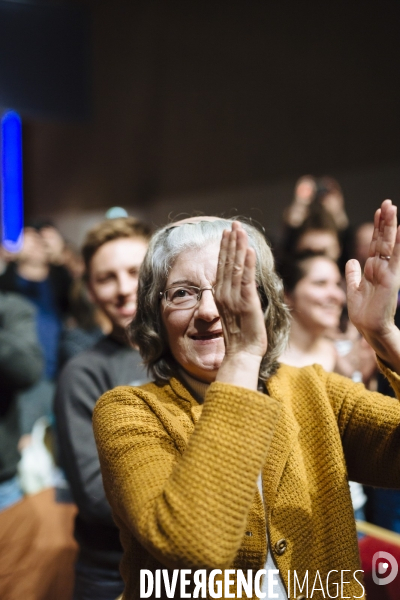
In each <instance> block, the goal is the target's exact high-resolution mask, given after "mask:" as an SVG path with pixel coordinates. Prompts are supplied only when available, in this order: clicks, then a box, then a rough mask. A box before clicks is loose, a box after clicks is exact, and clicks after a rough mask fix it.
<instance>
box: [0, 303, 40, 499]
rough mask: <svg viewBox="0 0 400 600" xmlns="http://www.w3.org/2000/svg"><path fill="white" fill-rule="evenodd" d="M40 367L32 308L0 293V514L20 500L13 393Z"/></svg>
mask: <svg viewBox="0 0 400 600" xmlns="http://www.w3.org/2000/svg"><path fill="white" fill-rule="evenodd" d="M42 368H43V361H42V353H41V350H40V346H39V344H38V341H37V336H36V324H35V309H34V308H33V306H32V305H31V304H30V303H29V302H27V301H26V300H24V299H23V298H22V297H21V296H19V295H18V294H14V293H5V292H0V511H1V510H4V509H5V508H8V507H9V506H11V505H12V504H14V503H15V502H17V501H18V500H20V499H21V498H22V491H21V488H20V486H19V483H18V478H17V463H18V461H19V458H20V456H19V452H18V441H19V439H20V435H21V433H20V428H19V419H18V407H17V398H16V394H17V392H19V391H21V390H22V389H24V388H27V387H29V386H31V385H33V384H34V383H35V381H36V380H37V379H38V378H39V377H40V374H41V372H42Z"/></svg>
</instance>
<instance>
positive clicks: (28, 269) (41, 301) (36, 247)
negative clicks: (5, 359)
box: [0, 223, 71, 442]
mask: <svg viewBox="0 0 400 600" xmlns="http://www.w3.org/2000/svg"><path fill="white" fill-rule="evenodd" d="M32 225H35V226H34V227H33V226H32V227H31V226H28V227H25V229H24V238H23V245H22V249H21V251H20V252H19V254H18V255H17V256H16V259H15V261H13V262H10V263H9V264H8V266H7V268H6V270H5V272H4V273H3V274H2V275H1V276H0V290H3V291H9V292H10V291H11V292H17V293H19V294H21V295H22V296H24V297H25V298H26V299H27V300H29V301H30V302H31V303H32V304H33V305H34V306H35V308H36V327H37V335H38V339H39V343H40V346H41V348H42V352H43V356H44V361H45V363H44V369H43V373H42V377H41V378H40V380H39V381H38V382H37V383H36V384H35V386H33V387H31V388H30V389H29V390H27V391H26V392H23V393H22V394H21V395H20V400H19V402H20V419H21V429H22V432H23V434H25V435H29V434H30V432H31V430H32V427H33V425H34V423H35V421H36V420H37V419H38V418H39V417H41V416H46V417H48V418H49V419H50V420H51V419H52V402H53V395H54V389H55V383H54V382H55V379H56V376H57V371H58V345H59V341H60V336H61V331H62V328H63V320H64V319H65V318H66V316H67V314H68V309H69V289H70V285H71V277H70V275H69V273H68V271H67V270H66V269H65V267H64V266H63V265H59V264H53V263H52V262H51V257H52V256H53V258H54V257H55V255H56V252H55V251H54V252H53V253H52V252H50V251H49V246H50V245H51V244H49V243H48V242H46V241H45V239H44V238H43V236H42V235H41V229H40V228H39V227H40V224H37V223H36V224H35V223H32ZM25 440H26V442H28V441H29V437H28V438H25Z"/></svg>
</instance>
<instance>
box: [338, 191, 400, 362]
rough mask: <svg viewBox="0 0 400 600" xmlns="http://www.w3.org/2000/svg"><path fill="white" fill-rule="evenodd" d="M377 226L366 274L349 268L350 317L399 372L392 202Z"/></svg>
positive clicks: (398, 270) (398, 262) (398, 244)
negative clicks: (395, 321) (395, 318)
mask: <svg viewBox="0 0 400 600" xmlns="http://www.w3.org/2000/svg"><path fill="white" fill-rule="evenodd" d="M374 225H375V227H374V233H373V236H372V240H371V245H370V250H369V258H368V259H367V261H366V263H365V267H364V273H363V274H362V273H361V267H360V264H359V262H358V261H357V260H354V259H353V260H350V261H349V262H348V263H347V265H346V281H347V303H348V311H349V317H350V319H351V321H352V322H353V323H354V325H355V326H356V327H357V329H358V331H359V332H360V333H361V334H362V335H363V336H364V338H365V339H366V341H367V342H368V343H369V344H370V345H371V346H372V347H373V348H374V350H375V352H376V353H377V354H378V355H379V356H380V358H381V359H383V360H384V361H385V362H386V363H387V364H389V365H390V366H391V367H392V368H394V370H395V371H397V372H400V331H399V330H398V328H397V327H396V326H395V324H394V315H395V312H396V308H397V298H398V292H399V288H400V228H398V227H397V207H396V206H393V204H392V202H391V200H384V202H382V205H381V208H379V209H378V210H377V211H376V213H375V218H374Z"/></svg>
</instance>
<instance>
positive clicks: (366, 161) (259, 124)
mask: <svg viewBox="0 0 400 600" xmlns="http://www.w3.org/2000/svg"><path fill="white" fill-rule="evenodd" d="M6 4H10V3H7V2H0V9H1V7H2V6H4V5H6ZM12 4H15V3H12ZM20 6H21V7H23V6H24V5H22V4H21V5H20ZM63 7H64V8H65V9H66V10H69V11H70V10H71V9H73V11H75V13H74V14H76V15H78V16H77V19H78V20H75V21H74V22H72V21H71V23H70V28H71V29H70V31H71V36H70V38H69V42H70V45H71V48H72V50H71V51H70V54H71V60H72V58H73V59H74V60H75V59H76V56H78V55H79V52H80V53H81V54H80V55H79V56H81V59H80V61H81V62H80V63H79V64H80V67H79V69H80V73H81V72H86V74H87V81H89V82H90V84H91V93H90V94H89V95H88V94H87V88H85V85H82V77H80V79H79V78H78V80H76V79H77V78H76V75H77V73H76V72H75V71H74V70H73V69H72V70H71V69H70V68H69V67H68V68H66V67H65V66H64V73H63V77H64V80H63V81H64V83H66V82H67V83H68V84H69V85H70V86H71V94H70V95H71V107H70V108H71V109H70V112H69V114H68V101H67V100H68V98H67V95H66V96H65V97H64V106H61V105H60V107H59V110H58V114H57V106H55V105H54V102H53V105H52V106H51V107H46V106H45V103H44V104H43V106H42V107H40V106H39V107H38V106H31V107H30V102H31V101H32V98H30V97H29V95H28V96H26V95H25V96H24V97H22V96H21V97H20V98H19V99H17V100H18V101H17V102H16V104H17V105H18V102H19V104H20V105H21V108H22V110H23V114H24V115H25V122H26V140H27V141H26V144H27V150H26V154H27V159H26V160H27V195H28V199H29V201H30V202H31V206H32V207H33V208H35V209H37V207H38V206H39V205H41V203H43V206H46V205H47V204H48V205H50V203H51V202H54V197H55V195H57V193H58V192H59V190H62V194H61V196H62V197H63V198H64V199H65V200H64V202H67V204H68V203H70V205H71V206H74V203H75V204H80V205H81V204H82V202H83V203H84V205H85V206H87V207H90V206H95V205H106V204H108V203H109V202H110V198H112V197H114V198H118V201H119V203H120V204H132V205H135V204H142V203H144V202H148V203H150V202H151V200H152V198H154V197H157V196H159V195H165V194H170V195H171V194H181V193H187V192H192V191H201V190H207V189H217V188H223V187H227V186H228V187H231V188H232V187H235V186H244V185H249V184H253V183H259V182H266V181H268V182H271V181H275V180H279V179H282V178H286V179H287V178H291V177H297V176H298V175H301V174H303V173H305V172H313V173H323V172H334V171H335V170H338V169H342V170H343V169H348V170H351V169H357V168H367V167H369V166H374V165H381V164H387V163H394V162H396V161H397V160H398V159H399V158H400V145H399V133H400V127H399V126H400V102H399V100H400V80H399V73H400V64H399V62H400V61H399V58H400V54H399V39H400V36H399V33H400V32H399V15H400V3H399V2H398V1H397V0H396V1H394V0H391V1H389V0H382V1H380V2H379V3H378V2H371V1H368V0H367V1H364V2H330V3H328V2H325V3H324V2H320V1H319V2H316V1H314V2H307V1H305V2H303V1H302V2H299V1H292V0H286V1H280V2H269V1H266V0H246V1H240V2H238V1H236V2H235V1H232V0H230V1H225V0H219V1H218V0H214V1H209V0H190V2H188V1H179V2H178V1H169V2H165V1H163V0H153V1H152V0H146V1H145V2H143V1H142V2H140V1H137V2H131V1H128V0H126V1H114V2H111V1H107V2H105V1H102V0H93V1H91V2H90V1H89V2H73V3H72V2H70V3H56V4H54V3H47V4H43V3H41V4H40V6H38V7H37V8H38V10H39V9H40V10H47V11H51V10H58V11H60V10H62V9H63ZM25 8H26V7H25ZM34 8H36V7H34V6H33V5H30V9H31V10H33V9H34ZM21 10H22V8H21ZM69 14H70V13H69ZM87 15H89V17H90V22H91V25H90V27H89V26H87V25H85V23H87V21H86V20H85V19H86V18H87ZM80 19H81V20H80ZM77 23H78V25H77ZM82 24H83V25H82ZM58 26H59V27H60V28H61V29H60V31H61V32H62V35H65V26H66V22H64V23H62V22H61V24H60V23H59V25H58ZM77 32H78V33H77ZM47 35H48V37H47V38H46V31H45V28H44V29H43V31H42V36H43V39H42V41H41V44H42V46H43V49H44V51H45V52H50V53H51V52H53V53H54V47H55V46H54V43H55V41H54V40H55V39H57V36H55V31H54V27H53V28H51V27H50V28H49V31H48V34H47ZM74 36H75V37H74ZM28 38H29V35H27V36H26V39H27V40H28ZM74 40H75V42H76V43H75V45H74ZM85 41H86V42H87V46H85V43H84V42H85ZM21 44H22V46H23V44H24V42H23V41H22V42H21ZM86 48H89V49H90V56H91V62H90V63H89V64H88V63H87V55H86V54H85V52H86ZM3 50H4V49H3ZM25 50H26V52H27V53H29V48H28V43H27V44H26V48H25ZM76 52H78V54H76ZM2 56H3V60H4V64H6V63H7V62H9V61H11V60H13V59H12V57H11V56H10V55H9V54H7V53H4V52H3V53H2ZM54 56H56V54H54ZM53 62H54V61H53ZM10 64H11V63H10ZM24 64H26V65H27V64H28V62H26V63H24V61H23V60H22V61H20V63H19V65H18V69H20V76H21V77H25V76H27V74H28V73H27V71H26V69H25V71H24ZM60 64H61V63H60ZM32 69H33V72H34V74H35V76H36V81H37V86H38V88H39V87H40V86H42V87H43V89H46V88H49V85H51V84H52V81H53V80H52V79H51V77H54V75H51V73H50V72H47V71H46V69H43V64H42V65H40V64H36V66H35V65H33V66H32V64H31V63H30V66H29V76H30V77H31V78H32ZM35 69H36V72H35ZM79 69H78V70H79ZM85 69H87V71H85ZM0 75H1V69H0ZM74 78H75V79H74ZM0 82H1V81H0ZM74 86H75V87H74ZM53 96H54V94H53ZM77 98H78V99H79V98H80V100H81V106H82V107H86V104H85V103H88V111H86V108H87V107H86V108H85V110H82V114H80V115H77V112H76V100H77ZM61 104H62V103H61ZM65 105H67V106H65ZM16 107H18V106H16ZM31 109H32V110H31ZM33 109H35V111H33ZM78 112H79V111H78ZM85 115H87V117H85ZM77 116H79V117H80V120H79V119H78V120H75V121H74V120H73V119H74V118H76V117H77ZM82 118H83V119H84V120H82ZM85 118H86V120H85Z"/></svg>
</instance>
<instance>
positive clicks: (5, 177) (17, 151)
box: [1, 111, 24, 252]
mask: <svg viewBox="0 0 400 600" xmlns="http://www.w3.org/2000/svg"><path fill="white" fill-rule="evenodd" d="M1 192H2V193H1V220H2V244H3V246H4V248H5V249H6V250H8V251H9V252H18V251H19V250H20V249H21V246H22V237H23V226H24V207H23V190H22V123H21V119H20V117H19V115H18V114H17V113H16V112H14V111H7V112H6V113H5V114H4V115H3V117H2V119H1Z"/></svg>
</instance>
